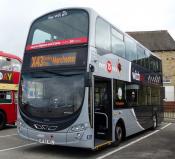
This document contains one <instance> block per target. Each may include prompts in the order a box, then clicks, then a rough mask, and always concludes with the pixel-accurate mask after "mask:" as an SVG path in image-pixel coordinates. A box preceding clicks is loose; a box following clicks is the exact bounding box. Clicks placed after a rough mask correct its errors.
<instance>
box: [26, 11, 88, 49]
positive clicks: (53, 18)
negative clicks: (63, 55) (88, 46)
mask: <svg viewBox="0 0 175 159" xmlns="http://www.w3.org/2000/svg"><path fill="white" fill-rule="evenodd" d="M88 23H89V20H88V13H87V12H86V11H84V10H78V9H72V10H62V11H57V12H53V13H51V14H48V15H45V16H43V17H41V18H40V19H37V20H36V21H35V22H34V23H33V25H32V27H31V29H30V33H29V37H28V41H27V45H28V46H29V45H30V46H31V45H35V49H36V48H40V47H41V45H40V46H38V47H36V45H37V44H43V46H45V45H44V44H45V43H47V44H48V43H52V42H55V43H54V44H53V43H52V45H51V44H49V45H47V47H51V46H58V45H68V44H78V43H83V42H87V38H88V28H89V24H88Z"/></svg>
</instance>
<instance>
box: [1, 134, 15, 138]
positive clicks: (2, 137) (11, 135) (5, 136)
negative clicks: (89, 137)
mask: <svg viewBox="0 0 175 159" xmlns="http://www.w3.org/2000/svg"><path fill="white" fill-rule="evenodd" d="M16 135H17V134H11V135H4V136H0V138H5V137H10V136H16Z"/></svg>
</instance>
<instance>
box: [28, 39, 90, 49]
mask: <svg viewBox="0 0 175 159" xmlns="http://www.w3.org/2000/svg"><path fill="white" fill-rule="evenodd" d="M87 42H88V39H87V38H86V37H81V38H72V39H66V40H56V41H53V42H45V43H39V44H34V45H28V46H27V47H26V50H33V49H42V48H47V47H54V46H63V45H73V44H83V43H87Z"/></svg>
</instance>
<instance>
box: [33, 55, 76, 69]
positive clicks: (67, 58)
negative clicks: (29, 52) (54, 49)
mask: <svg viewBox="0 0 175 159" xmlns="http://www.w3.org/2000/svg"><path fill="white" fill-rule="evenodd" d="M75 64H76V53H62V54H52V55H41V56H32V57H31V63H30V67H31V68H40V67H49V66H62V65H75Z"/></svg>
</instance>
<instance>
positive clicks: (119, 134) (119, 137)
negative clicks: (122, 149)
mask: <svg viewBox="0 0 175 159" xmlns="http://www.w3.org/2000/svg"><path fill="white" fill-rule="evenodd" d="M123 135H124V132H123V128H122V126H121V124H117V125H116V127H115V142H114V143H113V145H114V146H118V145H120V143H121V142H122V139H123Z"/></svg>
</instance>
